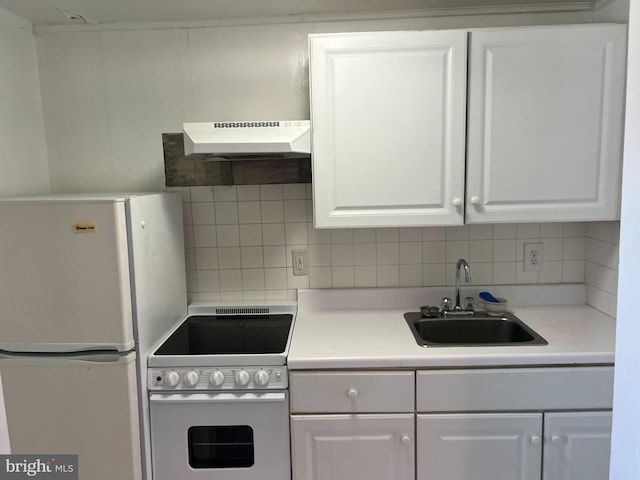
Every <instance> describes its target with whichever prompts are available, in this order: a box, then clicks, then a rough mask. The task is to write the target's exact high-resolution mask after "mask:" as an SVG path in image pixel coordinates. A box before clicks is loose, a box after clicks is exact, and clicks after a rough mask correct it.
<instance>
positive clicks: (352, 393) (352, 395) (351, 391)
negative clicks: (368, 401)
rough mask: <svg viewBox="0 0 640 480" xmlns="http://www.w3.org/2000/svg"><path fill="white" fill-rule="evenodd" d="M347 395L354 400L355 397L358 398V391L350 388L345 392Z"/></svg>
mask: <svg viewBox="0 0 640 480" xmlns="http://www.w3.org/2000/svg"><path fill="white" fill-rule="evenodd" d="M347 397H349V398H350V399H351V400H355V399H356V398H358V391H357V390H356V389H355V388H350V389H349V391H348V392H347Z"/></svg>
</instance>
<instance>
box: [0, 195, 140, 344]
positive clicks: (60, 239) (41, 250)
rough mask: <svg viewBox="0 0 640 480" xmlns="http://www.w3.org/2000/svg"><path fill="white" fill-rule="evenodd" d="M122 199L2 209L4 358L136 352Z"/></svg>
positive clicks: (2, 205)
mask: <svg viewBox="0 0 640 480" xmlns="http://www.w3.org/2000/svg"><path fill="white" fill-rule="evenodd" d="M131 310H132V308H131V288H130V279H129V254H128V247H127V222H126V212H125V200H124V199H123V198H119V199H113V200H103V201H63V200H59V201H54V200H50V201H40V202H34V201H30V202H23V203H19V202H0V318H2V322H0V350H6V351H12V352H73V351H82V350H96V349H116V350H119V351H128V350H131V349H132V348H133V346H134V336H133V328H132V320H131V319H132V311H131Z"/></svg>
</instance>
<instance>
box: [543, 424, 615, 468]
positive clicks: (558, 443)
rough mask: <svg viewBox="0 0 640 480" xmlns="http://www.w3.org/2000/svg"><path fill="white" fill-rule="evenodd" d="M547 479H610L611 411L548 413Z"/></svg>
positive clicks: (545, 454) (545, 461) (545, 463)
mask: <svg viewBox="0 0 640 480" xmlns="http://www.w3.org/2000/svg"><path fill="white" fill-rule="evenodd" d="M544 430H545V436H546V442H545V447H544V475H543V477H542V478H543V480H607V479H608V478H609V455H610V451H611V412H567V413H546V414H545V416H544Z"/></svg>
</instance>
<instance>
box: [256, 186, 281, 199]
mask: <svg viewBox="0 0 640 480" xmlns="http://www.w3.org/2000/svg"><path fill="white" fill-rule="evenodd" d="M282 199H284V191H283V188H282V185H281V184H273V185H260V200H282Z"/></svg>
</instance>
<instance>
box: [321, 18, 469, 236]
mask: <svg viewBox="0 0 640 480" xmlns="http://www.w3.org/2000/svg"><path fill="white" fill-rule="evenodd" d="M309 42H310V70H311V121H312V132H313V147H312V150H313V156H312V161H313V196H314V221H315V225H316V227H354V226H356V227H374V226H379V227H386V226H415V225H461V224H462V223H463V202H464V144H465V140H464V137H465V121H466V120H465V113H466V112H465V105H466V63H467V62H466V57H467V33H466V31H464V30H452V31H435V32H430V31H426V32H415V31H414V32H378V33H352V34H326V35H325V34H323V35H311V36H310V37H309Z"/></svg>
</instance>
